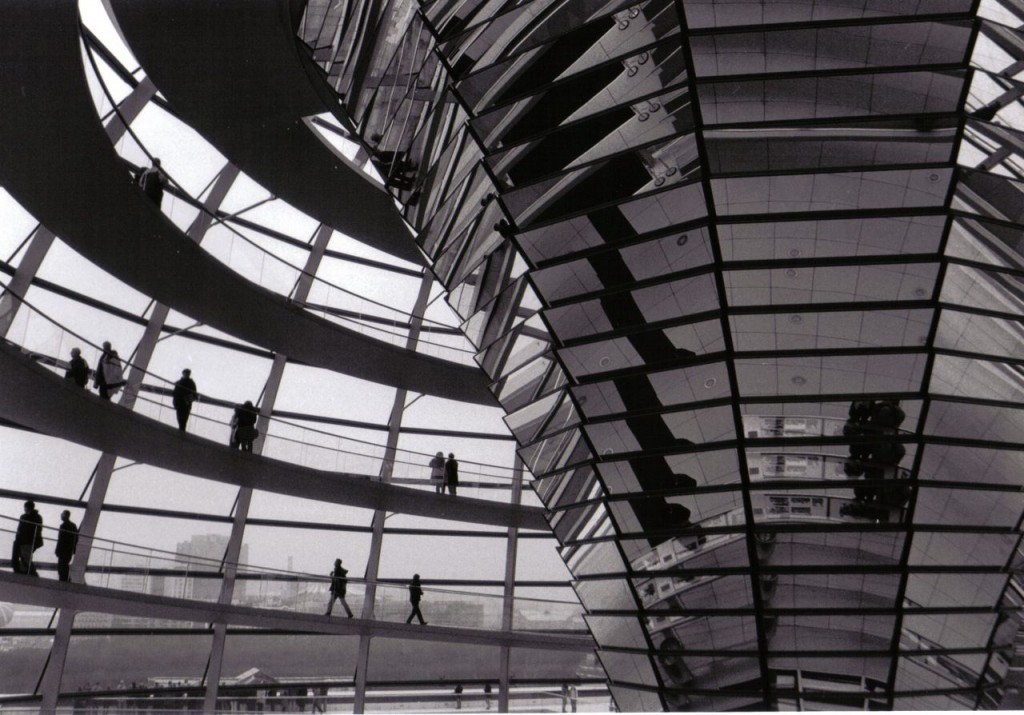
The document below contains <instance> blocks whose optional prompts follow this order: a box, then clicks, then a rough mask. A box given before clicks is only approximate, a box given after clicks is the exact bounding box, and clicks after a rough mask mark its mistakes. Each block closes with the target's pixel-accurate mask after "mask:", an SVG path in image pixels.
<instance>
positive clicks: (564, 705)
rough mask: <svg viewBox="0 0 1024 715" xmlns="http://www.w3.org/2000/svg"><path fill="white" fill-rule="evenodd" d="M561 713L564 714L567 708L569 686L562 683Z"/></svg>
mask: <svg viewBox="0 0 1024 715" xmlns="http://www.w3.org/2000/svg"><path fill="white" fill-rule="evenodd" d="M561 695H562V712H565V711H566V710H567V709H568V707H569V684H568V683H562V693H561Z"/></svg>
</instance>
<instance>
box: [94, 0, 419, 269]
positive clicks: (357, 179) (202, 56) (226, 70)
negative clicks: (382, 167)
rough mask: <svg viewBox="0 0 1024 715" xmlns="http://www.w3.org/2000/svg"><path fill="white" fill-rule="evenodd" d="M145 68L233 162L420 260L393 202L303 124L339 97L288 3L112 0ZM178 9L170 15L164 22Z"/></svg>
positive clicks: (331, 108)
mask: <svg viewBox="0 0 1024 715" xmlns="http://www.w3.org/2000/svg"><path fill="white" fill-rule="evenodd" d="M111 5H112V6H113V8H114V10H115V14H116V16H117V21H118V24H119V25H120V26H121V29H122V31H123V32H124V35H125V37H126V39H127V40H128V43H129V45H130V46H131V49H132V51H133V52H134V53H135V56H136V58H137V59H138V60H139V62H141V63H142V66H143V67H144V68H145V70H146V74H147V75H148V76H149V77H150V78H151V79H152V80H153V83H154V84H156V86H157V88H159V90H160V92H161V93H162V94H163V95H164V97H166V98H167V100H168V102H169V103H170V104H171V106H172V107H173V108H174V110H175V111H176V112H177V113H178V114H179V115H180V116H181V117H182V118H183V119H184V120H185V121H186V122H188V124H189V125H190V126H192V127H193V128H195V129H196V130H197V131H198V132H199V133H200V134H202V135H203V136H204V137H206V138H207V140H208V141H210V142H211V143H212V144H214V145H215V146H216V147H217V148H218V149H219V150H220V151H221V152H222V153H223V154H224V155H225V156H226V157H228V159H230V160H231V162H232V163H233V164H235V165H236V166H238V167H239V168H240V169H242V171H244V172H245V173H246V174H248V175H249V176H251V177H252V178H253V179H255V180H256V181H258V182H259V183H260V184H262V185H263V186H265V187H266V188H267V189H268V190H270V192H271V193H273V194H274V195H275V196H277V197H279V198H282V199H284V200H285V201H287V202H288V203H290V204H291V205H292V206H295V207H296V208H298V209H299V210H301V211H303V212H304V213H307V214H309V215H310V216H312V217H314V218H316V219H317V220H319V221H321V222H322V223H326V224H327V225H329V226H331V227H333V228H335V229H337V230H339V231H341V232H342V233H346V234H348V235H350V236H352V237H354V238H356V239H358V240H360V241H362V242H364V243H366V244H368V245H370V246H373V247H374V248H376V249H379V250H381V251H385V252H386V253H390V254H391V255H393V256H396V257H398V258H401V259H404V260H406V261H412V262H413V263H416V264H418V265H422V264H423V257H422V254H421V253H420V252H419V249H418V248H417V247H416V244H415V242H414V241H413V237H412V233H411V232H410V230H409V229H408V228H407V227H406V225H405V223H404V222H403V221H402V219H401V216H400V214H399V212H398V209H397V208H396V207H395V204H394V200H393V199H392V198H391V197H390V196H388V194H387V193H385V192H384V190H383V187H380V188H378V187H377V186H376V185H374V184H373V183H371V182H370V181H369V178H368V177H366V176H363V175H360V173H359V172H358V171H357V170H356V169H354V168H352V167H351V166H349V165H348V164H346V163H345V162H343V161H342V160H341V159H339V158H338V157H337V156H335V155H334V153H333V152H332V151H330V150H329V149H328V148H327V147H325V146H324V144H323V142H322V141H321V140H320V139H319V138H318V137H317V136H316V135H315V134H314V133H313V130H311V129H310V127H308V126H307V125H306V123H305V122H304V121H303V118H304V117H309V116H311V115H316V114H322V113H324V112H332V113H337V111H338V108H339V101H338V97H337V96H336V95H335V94H334V90H333V89H332V88H331V87H330V86H329V85H328V84H327V81H326V79H325V78H324V77H323V75H322V70H321V69H320V68H319V67H318V66H317V65H316V64H315V63H314V62H313V61H312V59H311V58H310V57H308V55H307V54H306V52H305V50H304V48H300V46H299V40H298V38H297V37H296V36H295V28H294V27H292V22H291V18H290V17H289V3H288V2H287V1H286V0H218V2H210V1H209V0H188V1H183V0H146V1H145V2H138V1H137V0H128V1H127V2H122V1H120V0H115V1H114V2H112V3H111ZM171 8H173V17H174V22H168V21H167V18H168V17H169V16H170V14H171V12H170V10H171Z"/></svg>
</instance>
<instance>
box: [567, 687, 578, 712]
mask: <svg viewBox="0 0 1024 715" xmlns="http://www.w3.org/2000/svg"><path fill="white" fill-rule="evenodd" d="M578 699H579V693H578V692H577V691H576V686H575V685H570V686H569V707H570V708H571V709H572V712H576V701H577V700H578Z"/></svg>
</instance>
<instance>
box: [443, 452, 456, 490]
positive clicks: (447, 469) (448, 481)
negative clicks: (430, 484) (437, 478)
mask: <svg viewBox="0 0 1024 715" xmlns="http://www.w3.org/2000/svg"><path fill="white" fill-rule="evenodd" d="M444 484H445V486H446V487H448V493H449V494H451V495H452V496H455V494H456V491H457V489H458V486H459V463H458V461H456V459H455V454H454V452H449V453H448V461H447V462H445V463H444Z"/></svg>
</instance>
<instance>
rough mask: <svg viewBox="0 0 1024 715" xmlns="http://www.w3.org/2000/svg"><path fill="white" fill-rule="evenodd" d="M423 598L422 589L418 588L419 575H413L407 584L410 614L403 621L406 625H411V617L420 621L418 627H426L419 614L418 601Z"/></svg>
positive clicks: (421, 615)
mask: <svg viewBox="0 0 1024 715" xmlns="http://www.w3.org/2000/svg"><path fill="white" fill-rule="evenodd" d="M421 598H423V587H422V586H420V575H419V574H418V573H417V574H413V575H412V582H411V583H410V584H409V603H411V604H412V613H410V614H409V617H408V618H406V619H405V622H406V623H412V617H413V616H416V618H418V619H420V625H423V626H425V625H427V622H426V621H424V620H423V614H422V613H421V612H420V599H421Z"/></svg>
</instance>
